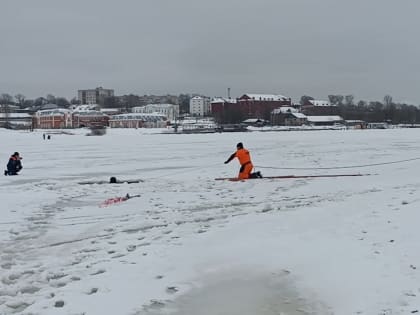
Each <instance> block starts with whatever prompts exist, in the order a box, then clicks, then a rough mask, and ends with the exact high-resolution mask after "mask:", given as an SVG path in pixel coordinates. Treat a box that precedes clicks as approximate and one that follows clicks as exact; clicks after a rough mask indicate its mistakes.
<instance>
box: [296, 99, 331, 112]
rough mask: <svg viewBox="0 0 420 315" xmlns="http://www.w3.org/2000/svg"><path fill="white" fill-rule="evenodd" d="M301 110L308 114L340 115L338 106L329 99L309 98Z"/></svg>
mask: <svg viewBox="0 0 420 315" xmlns="http://www.w3.org/2000/svg"><path fill="white" fill-rule="evenodd" d="M301 110H302V113H304V114H305V115H307V116H323V115H324V116H325V115H338V107H337V106H336V105H332V104H331V103H330V102H329V101H320V100H307V101H306V102H305V104H302V107H301Z"/></svg>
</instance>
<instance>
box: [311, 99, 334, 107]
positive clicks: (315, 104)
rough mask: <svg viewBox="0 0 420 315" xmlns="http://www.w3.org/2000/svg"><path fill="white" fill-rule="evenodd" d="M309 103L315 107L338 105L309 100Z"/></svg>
mask: <svg viewBox="0 0 420 315" xmlns="http://www.w3.org/2000/svg"><path fill="white" fill-rule="evenodd" d="M309 103H311V104H312V105H314V106H336V105H332V104H331V103H330V101H321V100H309Z"/></svg>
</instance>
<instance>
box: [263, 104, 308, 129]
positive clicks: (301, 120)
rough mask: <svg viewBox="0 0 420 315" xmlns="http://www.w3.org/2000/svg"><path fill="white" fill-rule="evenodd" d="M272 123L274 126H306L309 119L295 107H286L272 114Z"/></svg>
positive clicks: (275, 110)
mask: <svg viewBox="0 0 420 315" xmlns="http://www.w3.org/2000/svg"><path fill="white" fill-rule="evenodd" d="M270 121H271V124H272V125H283V126H301V125H304V124H306V122H307V117H306V116H305V115H304V114H302V113H300V112H299V110H297V109H296V108H294V107H291V106H284V107H279V108H276V109H274V110H273V111H272V112H271V117H270Z"/></svg>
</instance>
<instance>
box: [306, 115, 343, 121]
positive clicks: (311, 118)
mask: <svg viewBox="0 0 420 315" xmlns="http://www.w3.org/2000/svg"><path fill="white" fill-rule="evenodd" d="M306 117H307V118H308V121H309V122H333V121H343V118H342V117H340V116H337V115H332V116H306Z"/></svg>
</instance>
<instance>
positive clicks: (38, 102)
mask: <svg viewBox="0 0 420 315" xmlns="http://www.w3.org/2000/svg"><path fill="white" fill-rule="evenodd" d="M194 95H195V94H194ZM194 95H190V94H180V95H178V96H173V95H163V96H153V95H145V96H139V95H134V94H129V95H123V96H112V97H103V98H99V99H98V105H99V106H101V107H102V108H121V109H123V110H125V111H130V109H131V108H132V107H136V106H143V105H147V104H150V103H167V104H178V105H179V107H180V112H181V113H188V111H189V104H190V99H191V97H192V96H194ZM45 104H55V105H57V106H58V107H60V108H68V107H69V106H70V105H79V104H80V101H79V100H78V99H77V98H76V97H74V98H72V99H71V100H68V99H66V98H65V97H57V96H54V95H52V94H48V95H47V96H46V97H38V98H36V99H27V98H26V97H25V95H23V94H16V95H15V96H12V95H10V94H7V93H2V94H0V105H15V106H18V107H19V108H21V109H24V108H38V107H41V106H42V105H45Z"/></svg>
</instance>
